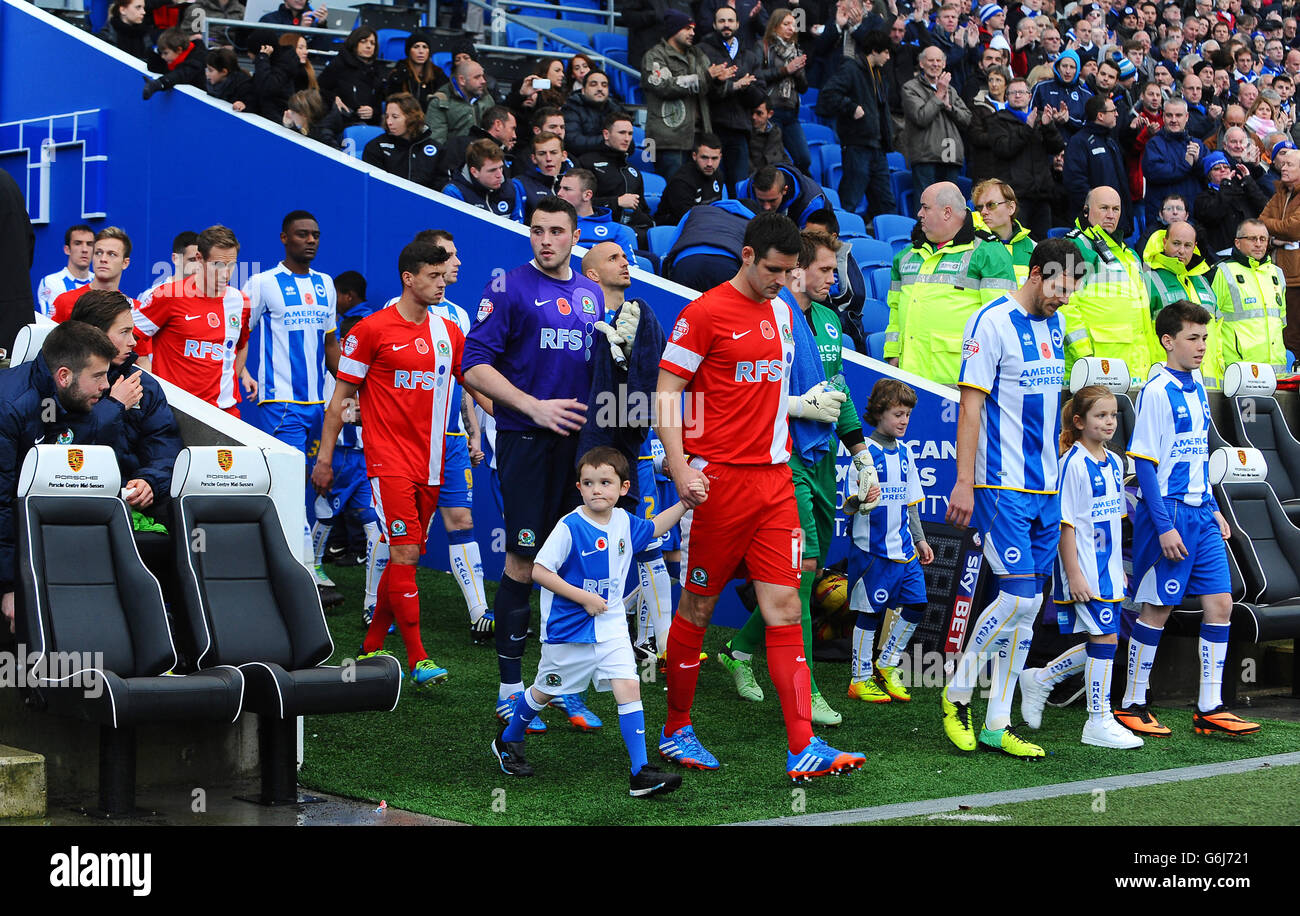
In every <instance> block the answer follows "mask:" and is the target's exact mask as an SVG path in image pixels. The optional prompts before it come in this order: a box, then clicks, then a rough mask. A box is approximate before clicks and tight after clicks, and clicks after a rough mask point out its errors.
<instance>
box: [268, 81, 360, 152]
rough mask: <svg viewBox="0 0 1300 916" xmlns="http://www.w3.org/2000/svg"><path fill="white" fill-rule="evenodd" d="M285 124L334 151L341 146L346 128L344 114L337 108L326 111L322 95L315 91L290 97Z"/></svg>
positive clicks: (285, 110)
mask: <svg viewBox="0 0 1300 916" xmlns="http://www.w3.org/2000/svg"><path fill="white" fill-rule="evenodd" d="M283 124H284V126H285V127H287V128H289V130H292V131H294V132H295V133H299V134H302V135H303V136H304V137H310V138H311V139H312V140H315V141H317V142H318V143H324V144H325V145H326V146H329V147H332V148H334V149H339V147H340V146H341V144H342V137H343V128H344V127H345V126H346V125H345V124H344V120H343V113H342V112H340V111H339V110H338V109H337V108H329V109H326V107H325V103H324V102H323V101H321V96H320V93H319V92H317V91H316V90H315V89H304V90H302V91H301V92H295V93H294V94H293V95H291V96H289V103H288V106H287V107H286V108H285V109H284V121H283Z"/></svg>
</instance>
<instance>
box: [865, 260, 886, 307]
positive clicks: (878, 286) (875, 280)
mask: <svg viewBox="0 0 1300 916" xmlns="http://www.w3.org/2000/svg"><path fill="white" fill-rule="evenodd" d="M859 266H861V265H859ZM867 282H868V283H870V284H871V295H872V296H873V297H874V298H876V299H888V298H889V268H888V267H877V268H876V269H875V270H872V271H868V272H867Z"/></svg>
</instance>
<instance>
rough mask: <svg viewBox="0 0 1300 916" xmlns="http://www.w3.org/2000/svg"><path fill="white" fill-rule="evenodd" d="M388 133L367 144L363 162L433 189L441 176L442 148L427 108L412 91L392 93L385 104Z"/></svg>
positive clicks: (386, 129)
mask: <svg viewBox="0 0 1300 916" xmlns="http://www.w3.org/2000/svg"><path fill="white" fill-rule="evenodd" d="M384 129H385V131H386V132H385V133H382V134H380V135H379V136H378V137H375V138H374V139H373V140H371V141H370V142H369V143H367V144H366V148H365V150H364V151H363V152H362V153H361V158H362V160H363V161H365V162H368V163H370V164H371V165H377V166H379V167H380V168H381V169H383V170H384V171H385V172H388V173H389V174H391V175H397V176H399V177H401V178H406V179H408V180H410V181H414V182H416V183H417V184H422V185H424V186H425V187H429V188H433V187H435V183H436V181H437V179H438V176H439V172H438V169H437V159H438V147H437V146H436V145H435V144H434V142H433V137H432V135H431V134H430V133H429V128H428V126H426V125H425V123H424V107H423V106H422V105H421V104H420V103H419V101H418V100H417V99H416V98H415V96H413V95H411V94H410V93H409V92H399V93H398V94H397V95H393V96H389V97H388V101H387V102H386V103H385V105H384Z"/></svg>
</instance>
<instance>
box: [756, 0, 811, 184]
mask: <svg viewBox="0 0 1300 916" xmlns="http://www.w3.org/2000/svg"><path fill="white" fill-rule="evenodd" d="M797 27H798V21H797V20H796V19H795V16H794V14H793V13H792V12H790V10H788V9H786V8H785V7H782V8H781V9H778V10H773V11H772V16H771V18H770V19H768V21H767V31H766V32H765V33H764V34H763V41H762V43H761V44H760V46H759V49H758V50H759V53H760V55H761V56H762V60H763V65H762V69H761V70H760V71H759V73H758V78H759V79H760V80H761V81H762V82H764V83H766V84H767V94H768V98H770V99H771V101H772V114H773V117H774V118H775V119H776V123H777V124H778V125H780V127H781V138H782V139H783V140H784V141H785V150H786V152H788V153H789V154H790V158H791V159H792V160H793V161H794V164H795V167H796V168H798V169H799V171H801V172H803V173H804V174H808V171H809V168H810V167H811V165H812V153H811V152H810V151H809V150H808V139H807V137H805V136H804V132H803V125H802V124H800V122H799V96H801V95H803V94H804V93H805V92H807V91H808V74H807V69H806V65H807V62H808V56H807V55H806V54H804V53H803V52H802V51H800V50H799V44H798V33H797V31H796V29H797Z"/></svg>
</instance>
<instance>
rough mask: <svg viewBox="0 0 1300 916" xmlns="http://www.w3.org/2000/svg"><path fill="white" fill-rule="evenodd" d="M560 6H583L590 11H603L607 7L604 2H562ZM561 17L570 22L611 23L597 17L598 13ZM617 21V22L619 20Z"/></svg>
mask: <svg viewBox="0 0 1300 916" xmlns="http://www.w3.org/2000/svg"><path fill="white" fill-rule="evenodd" d="M560 5H561V6H581V7H584V8H586V9H589V10H601V9H604V6H605V5H604V3H603V2H602V0H560ZM560 16H561V18H563V19H567V20H569V21H570V22H606V23H607V22H609V20H608V19H606V18H605V17H604V16H600V15H597V13H595V12H592V13H561V14H560ZM615 21H616V22H617V20H615Z"/></svg>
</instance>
